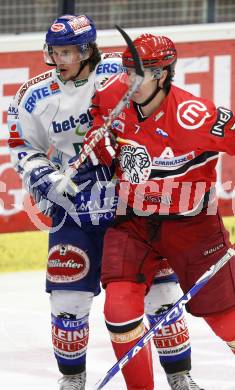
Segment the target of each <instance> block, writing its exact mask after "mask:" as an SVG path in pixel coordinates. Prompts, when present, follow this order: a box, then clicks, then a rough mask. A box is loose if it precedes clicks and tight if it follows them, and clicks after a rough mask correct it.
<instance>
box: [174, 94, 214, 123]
mask: <svg viewBox="0 0 235 390" xmlns="http://www.w3.org/2000/svg"><path fill="white" fill-rule="evenodd" d="M176 116H177V121H178V123H179V124H180V126H181V127H183V128H184V129H187V130H195V129H198V128H199V127H201V126H202V125H203V124H204V123H205V121H206V119H207V118H209V117H210V116H211V114H209V112H208V109H207V107H206V105H205V104H204V103H202V102H200V101H198V100H187V101H185V102H183V103H181V104H179V105H178V109H177V113H176Z"/></svg>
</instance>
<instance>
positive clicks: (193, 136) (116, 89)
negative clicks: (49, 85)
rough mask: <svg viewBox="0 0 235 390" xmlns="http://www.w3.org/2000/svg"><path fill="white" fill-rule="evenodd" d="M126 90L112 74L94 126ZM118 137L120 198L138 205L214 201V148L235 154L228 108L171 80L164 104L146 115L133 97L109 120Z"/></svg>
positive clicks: (191, 205)
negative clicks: (190, 91) (206, 199)
mask: <svg viewBox="0 0 235 390" xmlns="http://www.w3.org/2000/svg"><path fill="white" fill-rule="evenodd" d="M125 90H126V86H125V85H124V83H122V82H121V81H120V77H119V76H115V77H113V78H112V79H111V80H109V81H108V82H107V83H106V84H105V85H104V86H103V87H102V88H100V89H99V90H98V91H97V92H96V94H95V96H94V98H93V106H92V109H91V113H92V115H93V116H94V126H93V127H94V128H97V127H99V126H100V125H101V124H102V123H103V119H104V118H105V117H107V115H108V113H109V112H110V109H112V108H113V107H114V106H115V105H116V104H117V102H118V101H119V100H120V97H121V96H122V93H124V92H125ZM112 131H113V133H114V134H115V136H116V139H117V142H118V151H117V157H118V167H117V169H116V175H117V178H118V179H119V181H120V192H119V194H120V198H121V199H123V200H124V201H125V202H127V203H128V205H129V206H131V207H133V208H134V209H137V210H142V211H145V212H147V213H148V212H149V213H150V214H152V213H159V214H169V213H170V214H172V213H173V214H175V213H176V214H184V215H190V214H192V213H193V212H194V211H195V210H196V209H197V210H198V208H199V207H200V206H202V205H203V203H204V201H205V194H207V196H209V191H210V196H209V197H211V199H210V200H211V201H212V197H213V199H214V200H215V196H214V192H215V191H211V189H213V188H215V182H216V170H215V166H216V163H217V159H218V152H220V151H221V152H227V153H229V154H235V117H234V116H233V113H232V112H231V111H230V110H229V109H226V108H223V107H219V108H216V107H215V105H214V104H213V103H212V102H210V101H208V100H206V99H202V98H200V97H196V96H194V95H192V94H190V93H189V92H186V91H184V90H182V89H180V88H177V87H176V86H174V85H172V86H171V89H170V92H169V93H168V95H167V97H166V98H165V100H164V101H163V103H162V104H161V105H160V106H159V107H158V108H157V109H156V110H155V111H154V112H153V113H152V115H150V116H149V117H144V115H143V114H142V111H141V107H140V106H139V105H137V104H136V103H134V102H131V103H130V104H129V105H128V107H126V108H125V109H124V110H123V111H122V113H121V114H120V115H119V116H118V117H117V118H116V119H115V120H114V121H113V124H112Z"/></svg>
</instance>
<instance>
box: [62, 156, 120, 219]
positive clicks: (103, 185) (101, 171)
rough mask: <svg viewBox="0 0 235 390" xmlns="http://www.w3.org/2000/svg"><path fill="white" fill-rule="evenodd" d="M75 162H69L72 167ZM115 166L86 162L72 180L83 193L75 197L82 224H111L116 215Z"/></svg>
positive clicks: (79, 192)
mask: <svg viewBox="0 0 235 390" xmlns="http://www.w3.org/2000/svg"><path fill="white" fill-rule="evenodd" d="M73 160H75V159H71V160H70V161H69V164H71V165H72V163H73ZM113 174H114V164H112V166H111V167H107V166H106V165H103V166H102V165H93V164H92V163H91V162H90V161H88V160H87V161H86V162H85V163H84V164H83V165H81V166H80V167H79V168H78V170H77V172H76V174H75V175H74V176H73V177H72V180H73V181H74V182H75V183H76V185H77V186H78V189H79V188H81V187H82V188H83V189H82V191H78V193H77V194H76V196H75V204H76V210H77V213H78V216H79V219H80V221H81V223H82V224H84V225H86V226H87V224H89V225H90V224H92V225H99V226H105V225H107V224H109V223H110V222H111V221H112V220H113V218H114V215H115V211H116V205H117V196H116V195H115V183H114V182H113V181H111V180H112V177H113Z"/></svg>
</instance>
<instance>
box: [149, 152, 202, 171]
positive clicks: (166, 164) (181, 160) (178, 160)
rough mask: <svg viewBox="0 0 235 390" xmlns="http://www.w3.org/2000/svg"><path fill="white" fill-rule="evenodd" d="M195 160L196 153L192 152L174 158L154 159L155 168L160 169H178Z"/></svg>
mask: <svg viewBox="0 0 235 390" xmlns="http://www.w3.org/2000/svg"><path fill="white" fill-rule="evenodd" d="M194 158H195V152H190V153H187V154H183V155H181V156H177V157H172V158H162V157H153V167H159V168H161V169H164V168H166V169H170V168H178V167H180V166H181V165H183V164H186V163H187V162H188V161H191V160H193V159H194Z"/></svg>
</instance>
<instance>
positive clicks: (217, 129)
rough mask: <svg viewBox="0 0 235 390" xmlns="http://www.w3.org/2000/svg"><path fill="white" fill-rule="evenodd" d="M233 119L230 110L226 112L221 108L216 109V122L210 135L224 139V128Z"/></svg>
mask: <svg viewBox="0 0 235 390" xmlns="http://www.w3.org/2000/svg"><path fill="white" fill-rule="evenodd" d="M232 117H233V113H232V111H231V110H228V109H226V108H223V107H218V108H217V120H216V122H215V124H214V125H213V127H212V129H211V131H210V133H211V134H213V135H215V136H217V137H224V127H225V125H226V124H227V123H228V122H229V121H230V119H231V118H232Z"/></svg>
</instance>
